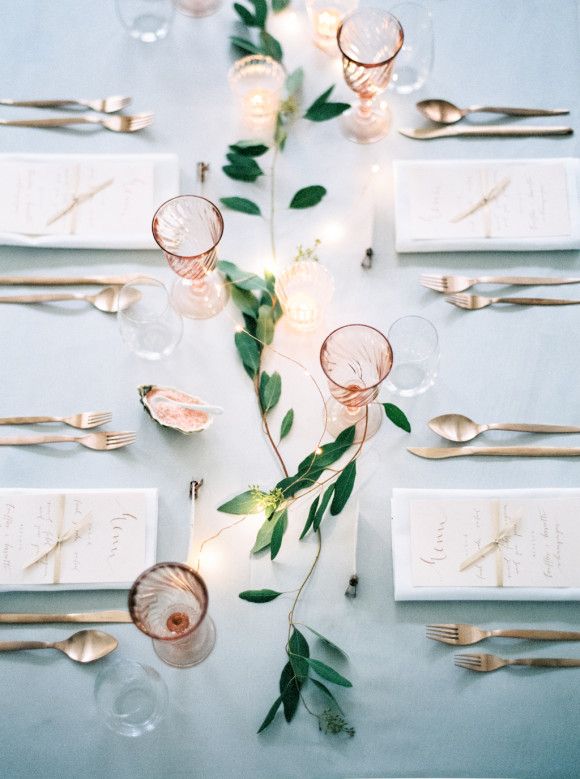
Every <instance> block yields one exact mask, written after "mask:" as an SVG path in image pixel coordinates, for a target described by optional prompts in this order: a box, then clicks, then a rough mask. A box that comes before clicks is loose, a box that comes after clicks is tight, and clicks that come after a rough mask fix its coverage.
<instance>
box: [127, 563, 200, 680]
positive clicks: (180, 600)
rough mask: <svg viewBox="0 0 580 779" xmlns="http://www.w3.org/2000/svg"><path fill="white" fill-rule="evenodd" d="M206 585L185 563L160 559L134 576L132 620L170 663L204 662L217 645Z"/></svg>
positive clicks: (182, 666) (131, 607)
mask: <svg viewBox="0 0 580 779" xmlns="http://www.w3.org/2000/svg"><path fill="white" fill-rule="evenodd" d="M207 603H208V596H207V589H206V586H205V583H204V581H203V579H202V578H201V576H199V575H198V574H197V573H196V572H195V571H194V570H193V568H190V567H189V566H188V565H185V564H184V563H157V564H156V565H153V566H152V567H151V568H148V569H147V570H146V571H143V573H142V574H141V575H140V576H139V577H138V578H137V579H136V580H135V582H134V583H133V586H132V587H131V590H130V592H129V613H130V614H131V619H132V620H133V623H134V624H135V625H136V626H137V627H138V628H139V630H141V632H143V633H145V635H147V636H149V637H150V638H152V639H153V648H154V649H155V652H156V653H157V654H158V656H159V657H160V658H161V659H162V660H163V662H164V663H167V664H168V665H173V666H175V667H177V668H189V667H190V666H192V665H197V664H198V663H201V662H202V660H205V658H206V657H207V656H208V655H209V653H210V652H211V651H212V649H213V648H214V645H215V626H214V624H213V622H212V620H211V619H210V617H209V615H208V613H207Z"/></svg>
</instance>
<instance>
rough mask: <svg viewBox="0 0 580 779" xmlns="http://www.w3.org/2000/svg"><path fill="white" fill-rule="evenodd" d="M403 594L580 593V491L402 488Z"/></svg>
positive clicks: (396, 524)
mask: <svg viewBox="0 0 580 779" xmlns="http://www.w3.org/2000/svg"><path fill="white" fill-rule="evenodd" d="M392 533H393V566H394V578H395V595H396V599H399V600H423V599H439V600H449V599H466V600H470V599H472V600H482V599H483V600H486V599H494V598H497V599H506V600H528V599H529V600H550V599H554V600H564V599H569V600H578V599H580V565H579V564H578V563H579V561H580V490H576V489H570V490H566V489H564V490H499V491H492V490H473V491H470V490H394V493H393V500H392Z"/></svg>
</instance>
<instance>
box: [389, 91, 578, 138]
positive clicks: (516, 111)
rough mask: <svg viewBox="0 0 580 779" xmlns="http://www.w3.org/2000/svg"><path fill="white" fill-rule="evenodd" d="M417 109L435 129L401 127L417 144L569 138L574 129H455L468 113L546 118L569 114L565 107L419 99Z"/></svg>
mask: <svg viewBox="0 0 580 779" xmlns="http://www.w3.org/2000/svg"><path fill="white" fill-rule="evenodd" d="M416 107H417V110H418V111H419V112H420V113H421V114H422V115H423V116H424V117H425V118H426V119H429V120H430V121H431V122H435V123H436V124H437V125H439V126H438V127H421V128H400V129H399V133H400V134H401V135H404V136H405V137H406V138H413V139H414V140H417V141H430V140H435V139H437V138H461V137H463V138H469V137H471V138H490V137H492V138H530V137H542V136H547V135H572V133H573V132H574V130H573V129H572V128H571V127H567V126H557V125H540V126H534V125H527V126H525V125H515V124H504V125H494V124H483V125H464V126H463V127H455V126H453V125H455V124H456V123H457V122H460V121H461V120H462V119H464V118H465V117H466V116H468V115H469V114H473V113H491V114H504V115H506V116H517V117H546V116H562V115H563V114H569V113H570V111H569V110H568V109H567V108H546V109H544V108H507V107H498V106H480V105H474V106H469V107H467V108H459V107H458V106H456V105H454V104H453V103H450V102H449V101H447V100H439V99H432V100H421V101H420V102H419V103H417V104H416ZM441 125H444V126H443V127H442V126H441Z"/></svg>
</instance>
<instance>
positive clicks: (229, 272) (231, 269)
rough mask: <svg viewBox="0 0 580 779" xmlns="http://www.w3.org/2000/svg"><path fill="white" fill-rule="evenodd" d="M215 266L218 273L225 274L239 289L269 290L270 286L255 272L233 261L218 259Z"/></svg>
mask: <svg viewBox="0 0 580 779" xmlns="http://www.w3.org/2000/svg"><path fill="white" fill-rule="evenodd" d="M217 267H218V270H219V271H220V273H223V274H224V276H227V278H228V279H229V280H230V281H233V282H234V284H235V285H236V287H240V289H259V290H261V291H263V292H268V293H269V292H270V288H269V286H268V284H267V283H266V282H265V281H264V279H261V278H260V277H259V276H258V275H256V274H255V273H250V272H249V271H244V270H242V269H241V268H238V266H237V265H234V263H233V262H228V261H227V260H220V261H219V262H218V264H217Z"/></svg>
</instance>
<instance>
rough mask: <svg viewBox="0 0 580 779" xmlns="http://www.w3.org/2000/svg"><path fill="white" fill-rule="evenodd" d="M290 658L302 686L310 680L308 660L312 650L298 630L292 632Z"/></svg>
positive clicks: (289, 644) (289, 646) (289, 649)
mask: <svg viewBox="0 0 580 779" xmlns="http://www.w3.org/2000/svg"><path fill="white" fill-rule="evenodd" d="M288 656H289V658H290V664H291V665H292V669H293V671H294V675H295V676H296V679H297V681H298V684H299V685H300V686H302V684H303V683H304V681H305V680H306V679H307V678H308V658H309V657H310V649H309V647H308V641H307V640H306V638H305V637H304V636H303V635H302V633H301V632H300V631H299V630H297V629H296V628H294V630H293V631H292V635H291V636H290V641H288Z"/></svg>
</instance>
